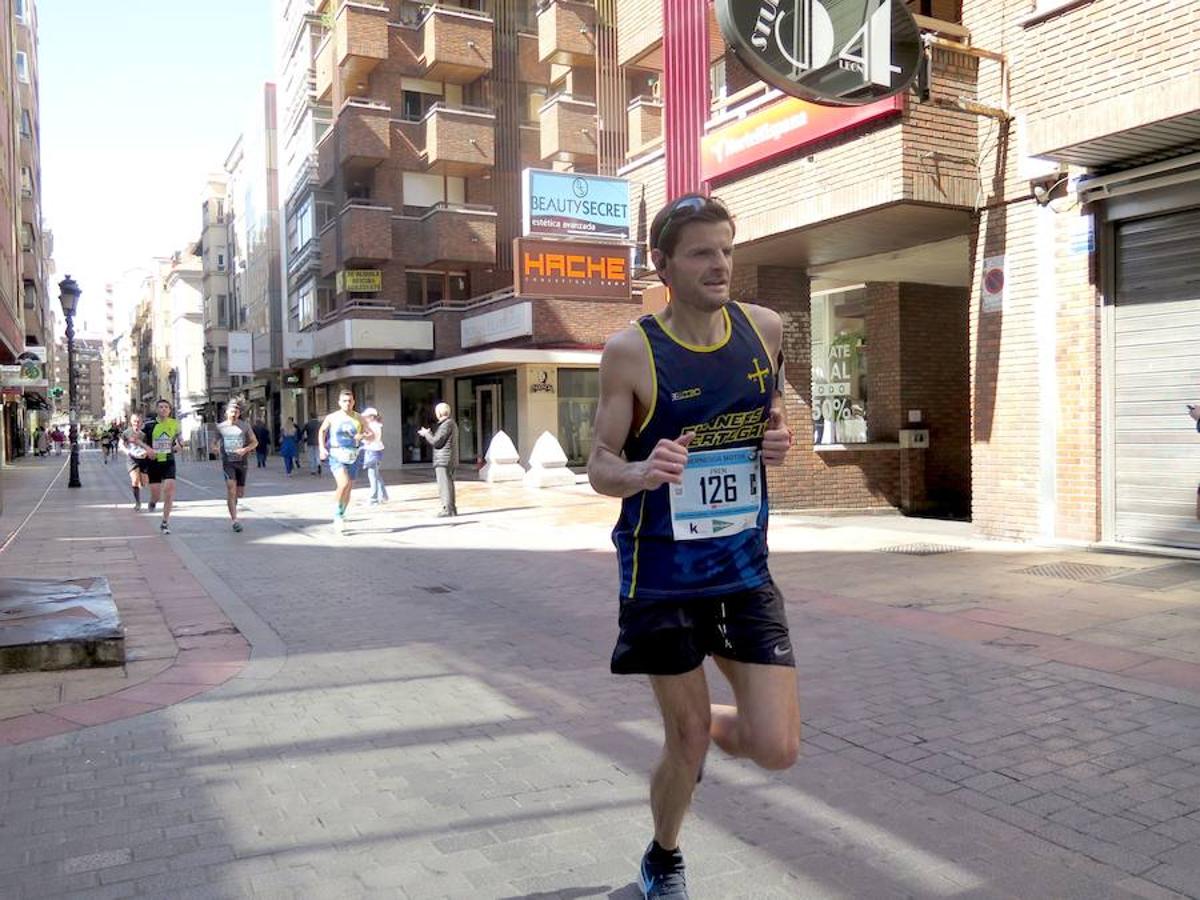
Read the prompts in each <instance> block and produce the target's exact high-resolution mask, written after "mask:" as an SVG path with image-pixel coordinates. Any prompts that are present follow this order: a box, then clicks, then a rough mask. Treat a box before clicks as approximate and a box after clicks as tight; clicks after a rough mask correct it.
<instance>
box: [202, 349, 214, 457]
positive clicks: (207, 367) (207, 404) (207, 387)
mask: <svg viewBox="0 0 1200 900" xmlns="http://www.w3.org/2000/svg"><path fill="white" fill-rule="evenodd" d="M216 355H217V348H216V347H214V346H213V345H212V344H205V345H204V446H205V447H207V446H208V445H209V443H210V441H209V430H208V423H209V421H210V417H211V421H212V422H214V423H215V422H216V421H217V411H216V410H215V409H213V405H212V364H213V357H214V356H216ZM208 458H209V459H212V458H213V454H212V451H211V450H209V451H208Z"/></svg>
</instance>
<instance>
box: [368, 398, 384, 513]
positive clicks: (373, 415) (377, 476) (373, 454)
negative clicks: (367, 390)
mask: <svg viewBox="0 0 1200 900" xmlns="http://www.w3.org/2000/svg"><path fill="white" fill-rule="evenodd" d="M362 416H363V422H364V424H365V425H366V426H367V436H366V439H365V440H364V441H363V468H364V469H366V470H367V480H368V481H370V483H371V499H370V500H369V501H367V502H368V503H370V504H371V505H372V506H378V505H379V504H380V503H387V502H388V492H387V485H386V484H384V483H383V416H381V415H379V410H377V409H376V408H375V407H373V406H368V407H367V408H366V409H364V410H363V413H362Z"/></svg>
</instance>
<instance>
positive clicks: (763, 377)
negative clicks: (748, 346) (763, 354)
mask: <svg viewBox="0 0 1200 900" xmlns="http://www.w3.org/2000/svg"><path fill="white" fill-rule="evenodd" d="M770 374H771V370H770V369H764V368H763V367H762V363H760V362H759V361H758V357H757V356H756V357H754V371H753V372H751V373H750V374H749V375H747V376H746V380H747V381H754V380H756V379H757V381H758V392H759V393H760V394H765V393H766V392H767V376H768V375H770Z"/></svg>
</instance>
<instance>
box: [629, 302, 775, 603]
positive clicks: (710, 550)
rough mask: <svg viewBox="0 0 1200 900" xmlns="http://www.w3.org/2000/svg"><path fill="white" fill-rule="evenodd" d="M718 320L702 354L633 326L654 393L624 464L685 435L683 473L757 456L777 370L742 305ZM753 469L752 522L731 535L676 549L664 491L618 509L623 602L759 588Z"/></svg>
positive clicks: (657, 329) (761, 538)
mask: <svg viewBox="0 0 1200 900" xmlns="http://www.w3.org/2000/svg"><path fill="white" fill-rule="evenodd" d="M723 315H724V317H725V338H724V339H723V340H721V341H719V342H718V343H716V344H714V345H712V346H708V347H699V346H694V345H690V344H686V343H684V342H683V341H681V340H679V339H678V338H676V337H675V336H674V335H672V334H671V333H670V332H669V331H667V329H666V328H665V327H664V326H663V324H662V323H661V322H660V321H659V319H658V318H657V317H655V316H643V317H642V318H641V319H639V320H638V321H637V323H636V325H637V328H638V329H639V330H640V331H641V333H642V337H643V338H644V339H645V341H646V346H647V349H648V350H649V351H650V359H651V363H652V366H653V372H654V393H653V400H652V401H651V406H650V409H649V410H648V411H647V412H646V416H645V419H644V420H643V421H642V422H641V423H640V425H639V427H638V428H637V430H636V431H635V432H634V433H633V434H631V435H630V437H629V439H628V440H627V441H626V444H625V448H624V449H625V458H626V459H628V460H630V461H632V462H638V461H641V460H643V459H646V458H647V457H648V456H649V455H650V452H651V451H652V450H653V449H654V446H655V444H657V443H658V442H659V440H661V439H662V438H667V439H669V440H675V439H676V438H678V437H679V436H680V435H681V434H683V433H684V432H688V431H694V432H695V433H696V437H695V438H694V439H693V440H692V442H691V444H690V445H689V447H688V451H689V468H690V467H691V463H692V461H693V457H695V455H696V454H697V453H699V452H702V451H714V450H717V451H734V450H735V448H753V449H755V450H757V449H759V448H761V446H762V435H763V432H764V431H765V430H766V427H767V421H768V417H769V415H770V410H771V399H772V397H773V396H774V394H775V389H776V372H775V360H774V359H772V357H771V354H770V353H769V352H768V350H767V348H766V344H765V342H764V341H763V338H762V335H761V334H760V333H759V331H758V327H757V326H756V325H755V324H754V322H753V321H752V320H751V319H750V317H749V314H748V313H747V312H746V310H745V309H744V308H743V307H742V305H741V304H739V303H728V304H726V305H725V307H724V309H723ZM729 455H730V456H737V455H738V454H736V453H730V454H729ZM740 455H741V456H742V457H746V456H747V453H746V451H743V452H742V454H740ZM755 459H756V465H757V468H756V470H754V471H753V472H752V473H750V475H749V478H750V479H751V480H754V479H757V480H758V484H757V485H755V486H754V489H755V490H756V491H757V492H758V494H759V497H758V499H759V504H760V505H759V508H758V513H757V518H756V519H751V520H749V521H750V523H751V525H752V527H747V528H744V529H743V530H740V531H738V532H737V533H735V534H729V535H721V534H717V533H714V534H712V535H711V536H708V537H704V538H703V539H698V540H677V539H676V531H675V529H676V527H677V524H676V523H673V520H672V519H673V517H672V503H671V498H670V489H671V488H672V486H671V485H662V486H660V487H658V488H656V489H655V490H653V491H639V492H638V493H636V494H633V495H632V496H629V497H626V498H625V499H624V500H623V501H622V503H621V516H620V519H619V520H618V521H617V526H616V528H615V529H613V543H614V544H615V545H616V547H617V557H618V560H619V564H620V568H621V596H623V597H630V598H635V599H637V598H645V599H655V598H658V599H665V598H679V597H688V596H693V597H701V596H714V595H719V594H728V593H734V592H737V591H743V590H749V589H751V588H755V587H758V586H760V585H762V584H764V583H766V582H767V580H768V579H769V578H770V574H769V572H768V571H767V497H766V478H765V475H764V472H763V466H762V461H761V459H758V458H757V457H755ZM751 515H753V514H751Z"/></svg>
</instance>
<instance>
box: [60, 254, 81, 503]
mask: <svg viewBox="0 0 1200 900" xmlns="http://www.w3.org/2000/svg"><path fill="white" fill-rule="evenodd" d="M80 293H81V291H80V290H79V285H77V284H76V283H75V279H74V278H72V277H71V276H70V275H68V276H67V277H66V278H64V279H63V280H62V281H60V282H59V283H58V300H59V302H60V303H62V308H63V315H64V316H66V317H67V402H68V403H69V405H70V410H71V412H70V423H71V426H70V428H71V434H70V437H71V473H70V478H69V480H68V481H67V487H73V488H77V487H83V484H82V483H81V482H80V480H79V404H78V401H77V400H76V399H75V307H76V306H78V305H79V294H80Z"/></svg>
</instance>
